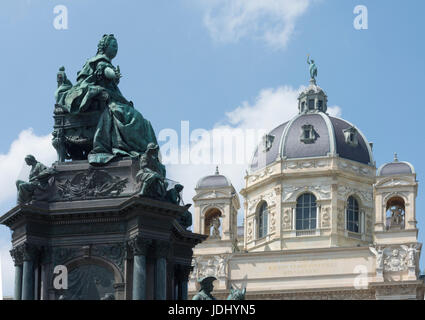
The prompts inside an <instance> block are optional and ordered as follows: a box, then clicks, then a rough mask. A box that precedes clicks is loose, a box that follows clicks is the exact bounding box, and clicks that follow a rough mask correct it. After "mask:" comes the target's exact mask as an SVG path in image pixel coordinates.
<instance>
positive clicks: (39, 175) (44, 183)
mask: <svg viewBox="0 0 425 320" xmlns="http://www.w3.org/2000/svg"><path fill="white" fill-rule="evenodd" d="M25 162H26V163H27V165H29V166H31V171H30V175H29V181H28V182H26V181H22V180H18V181H16V188H17V189H18V204H24V203H27V202H29V201H31V200H33V198H34V193H36V192H37V191H39V193H40V196H39V197H40V198H42V196H43V193H44V194H45V193H46V192H47V188H48V186H49V179H50V177H51V176H52V175H53V174H54V170H53V169H49V168H47V167H46V166H45V165H44V164H42V163H40V162H38V161H37V160H36V159H35V157H34V156H33V155H27V156H26V157H25Z"/></svg>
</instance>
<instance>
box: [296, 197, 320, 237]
mask: <svg viewBox="0 0 425 320" xmlns="http://www.w3.org/2000/svg"><path fill="white" fill-rule="evenodd" d="M316 217H317V205H316V197H315V196H314V195H313V194H311V193H305V194H303V195H302V196H300V197H299V198H298V199H297V212H296V229H297V230H313V229H316Z"/></svg>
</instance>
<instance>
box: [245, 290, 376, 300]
mask: <svg viewBox="0 0 425 320" xmlns="http://www.w3.org/2000/svg"><path fill="white" fill-rule="evenodd" d="M247 299H253V300H375V292H374V290H338V291H315V292H304V291H300V292H290V293H286V292H283V293H263V294H255V295H247Z"/></svg>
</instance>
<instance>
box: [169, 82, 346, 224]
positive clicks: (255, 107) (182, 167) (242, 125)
mask: <svg viewBox="0 0 425 320" xmlns="http://www.w3.org/2000/svg"><path fill="white" fill-rule="evenodd" d="M304 89H305V87H304V86H301V87H299V88H298V89H294V88H292V87H290V86H282V87H279V88H277V89H264V90H261V91H260V93H259V94H258V96H257V98H256V99H255V101H254V102H253V103H250V102H248V101H244V102H242V104H241V105H240V106H238V107H237V108H235V109H234V110H233V111H230V112H228V113H226V120H225V121H224V122H223V123H218V124H216V125H215V126H214V128H213V129H212V130H210V131H208V133H209V134H210V135H206V136H205V137H204V138H201V139H200V140H199V141H198V142H195V143H192V144H191V148H192V149H193V148H194V147H197V148H200V149H204V150H205V149H210V150H208V151H209V153H210V154H214V153H217V152H220V151H223V150H217V148H216V146H214V145H211V143H210V137H211V135H212V133H213V130H214V129H221V130H228V131H227V134H228V135H229V136H230V135H234V136H237V135H238V131H240V130H242V131H244V130H245V131H244V132H246V130H249V129H256V130H258V132H264V133H267V132H270V131H271V130H272V129H274V128H275V127H277V126H279V125H280V124H282V123H284V122H286V121H289V120H290V119H291V118H292V117H294V116H295V115H296V114H297V113H298V109H297V105H298V101H297V98H298V95H299V93H300V91H302V90H304ZM328 113H329V114H330V115H332V116H340V115H341V108H340V107H338V106H333V107H330V108H328ZM258 138H261V136H257V139H255V140H250V141H248V139H246V141H245V144H244V147H243V149H244V152H245V153H246V154H247V156H245V157H244V159H245V161H244V162H243V163H236V162H233V163H228V164H220V165H219V170H220V173H222V174H224V175H226V176H227V177H228V178H229V179H230V180H231V181H232V183H233V186H234V187H235V189H236V191H237V192H239V191H240V190H241V189H242V188H243V187H244V181H245V180H244V176H245V172H246V170H247V169H248V165H249V162H250V159H251V156H252V154H253V152H254V149H255V147H256V146H257V144H258ZM224 144H225V146H224V147H223V148H224V149H225V148H226V145H228V146H231V148H233V149H234V148H236V147H238V146H237V145H235V144H234V141H232V140H231V139H226V140H225V141H224ZM191 160H192V159H191ZM191 162H192V161H191ZM215 166H216V165H215V164H214V163H212V164H197V165H196V164H193V163H191V164H174V165H168V166H167V172H168V173H167V174H168V176H169V178H171V179H173V180H175V181H179V182H180V183H182V184H183V185H184V186H185V190H184V192H183V198H184V201H185V203H192V198H193V196H194V195H195V191H194V188H195V186H196V183H197V181H198V180H199V179H200V178H202V177H204V176H206V175H209V174H213V173H214V172H215ZM240 200H241V202H242V198H240ZM241 218H242V214H241V212H240V215H239V223H240V222H241Z"/></svg>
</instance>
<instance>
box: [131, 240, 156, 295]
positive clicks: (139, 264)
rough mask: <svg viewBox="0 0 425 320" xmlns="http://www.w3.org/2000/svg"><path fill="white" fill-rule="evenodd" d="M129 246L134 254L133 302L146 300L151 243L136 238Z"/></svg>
mask: <svg viewBox="0 0 425 320" xmlns="http://www.w3.org/2000/svg"><path fill="white" fill-rule="evenodd" d="M128 244H129V246H130V248H131V250H132V252H133V300H145V299H146V253H147V250H148V248H149V245H150V244H151V241H150V240H148V239H143V238H141V237H140V236H136V237H134V238H133V239H131V240H129V242H128Z"/></svg>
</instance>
